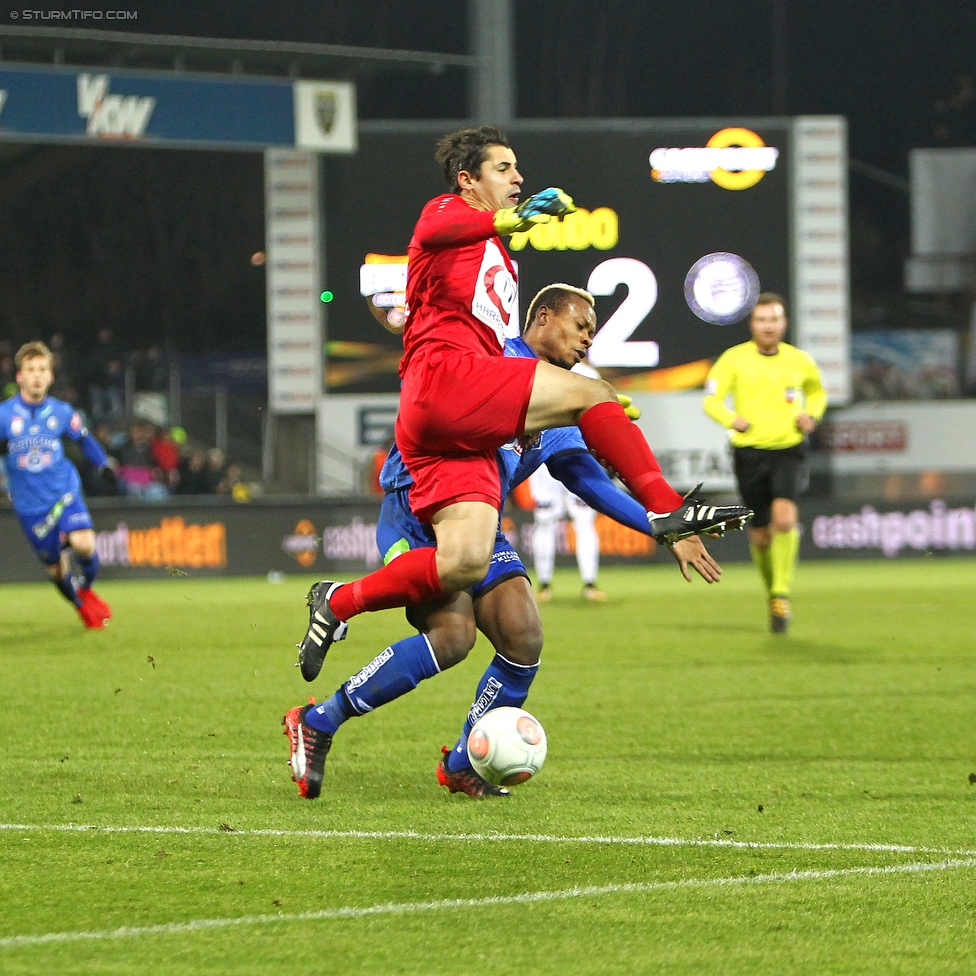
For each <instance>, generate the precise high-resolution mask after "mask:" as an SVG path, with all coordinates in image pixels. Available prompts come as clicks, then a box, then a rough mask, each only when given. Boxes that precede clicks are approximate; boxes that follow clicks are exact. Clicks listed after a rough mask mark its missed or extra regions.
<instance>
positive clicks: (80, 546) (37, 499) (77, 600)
mask: <svg viewBox="0 0 976 976" xmlns="http://www.w3.org/2000/svg"><path fill="white" fill-rule="evenodd" d="M14 362H15V364H16V367H17V376H16V380H17V385H18V387H20V392H19V393H17V394H16V395H15V396H12V397H11V398H10V399H9V400H4V401H3V403H0V455H3V459H4V465H5V468H6V472H7V484H8V488H9V491H10V498H11V501H12V502H13V506H14V511H15V512H16V513H17V517H18V518H19V519H20V524H21V527H22V528H23V530H24V534H25V535H26V536H27V541H28V542H30V544H31V545H32V546H33V547H34V551H35V552H36V553H37V556H38V558H39V559H40V560H41V562H42V563H44V565H45V566H46V567H47V571H48V574H49V575H50V577H51V582H52V583H54V585H55V586H56V587H57V588H58V590H60V592H61V594H62V595H63V596H64V598H65V599H66V600H67V601H68V602H69V603H71V605H72V606H74V607H76V608H77V610H78V614H79V616H80V617H81V619H82V621H83V623H84V625H85V626H86V627H92V628H100V627H104V626H105V622H106V621H107V620H108V619H109V618H110V617H111V616H112V611H111V610H110V609H109V608H108V605H107V604H106V603H104V602H103V601H102V600H100V599H99V598H98V597H97V596H96V595H95V592H94V590H92V588H91V587H92V582H93V581H94V579H95V576H96V574H97V573H98V553H97V552H96V551H95V531H94V529H93V528H92V520H91V516H90V515H89V514H88V509H87V508H86V507H85V500H84V498H83V497H82V493H81V478H80V477H79V476H78V469H77V468H76V467H75V466H74V464H72V463H71V461H70V460H69V459H68V458H67V457H65V454H64V445H63V443H62V438H64V437H70V438H71V439H72V440H74V441H78V442H79V443H80V444H81V449H82V450H83V451H84V453H85V456H86V457H87V458H88V459H89V460H90V461H91V462H92V463H93V464H95V465H96V466H97V467H98V468H99V469H100V470H101V471H102V472H104V473H105V474H106V477H111V473H110V469H109V467H108V458H107V457H106V455H105V452H104V451H103V450H102V446H101V445H100V444H99V443H98V441H97V440H95V438H94V437H92V435H91V434H89V433H88V431H87V430H86V429H85V425H84V423H83V422H82V419H81V416H80V414H79V413H78V412H77V411H76V410H75V408H74V407H73V406H71V404H70V403H65V402H64V401H62V400H55V399H54V397H49V396H48V395H47V391H48V390H49V389H50V388H51V384H52V383H53V382H54V372H53V363H54V357H53V355H52V354H51V350H50V349H48V347H47V346H46V345H44V343H43V342H28V343H27V344H26V345H24V346H21V348H20V349H19V350H17V355H16V356H15V357H14ZM72 553H73V554H74V559H75V561H76V562H77V566H78V576H77V577H76V576H75V575H74V574H73V572H72V560H71V554H72Z"/></svg>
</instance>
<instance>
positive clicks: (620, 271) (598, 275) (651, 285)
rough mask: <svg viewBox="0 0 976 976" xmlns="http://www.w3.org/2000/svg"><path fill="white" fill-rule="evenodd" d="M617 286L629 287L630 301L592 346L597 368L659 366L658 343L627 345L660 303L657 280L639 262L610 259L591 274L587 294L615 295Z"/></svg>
mask: <svg viewBox="0 0 976 976" xmlns="http://www.w3.org/2000/svg"><path fill="white" fill-rule="evenodd" d="M618 285H626V286H627V297H626V298H625V299H624V300H623V301H622V302H621V303H620V304H619V305H618V306H617V308H616V310H615V311H614V313H613V314H612V315H611V316H610V318H608V319H607V321H606V322H605V323H604V325H603V327H602V328H601V329H600V330H599V331H598V332H597V334H596V336H594V338H593V345H592V346H590V357H589V358H590V362H591V363H592V364H593V365H594V366H645V367H647V366H657V364H658V362H659V361H660V350H659V349H658V344H657V343H656V342H628V341H627V340H628V338H629V337H630V336H632V335H633V334H634V332H635V331H636V330H637V327H638V326H639V325H640V324H641V322H643V321H644V319H645V318H647V316H648V315H649V314H650V311H651V309H652V308H654V305H655V304H656V302H657V278H656V277H655V276H654V272H653V271H651V269H650V268H649V267H648V266H647V265H646V264H644V262H643V261H638V260H637V259H636V258H610V259H609V260H607V261H603V262H602V263H601V264H598V265H597V266H596V267H595V268H594V269H593V271H592V272H591V273H590V278H589V281H587V283H586V290H587V291H588V292H590V293H591V294H593V295H612V294H613V293H614V292H615V291H616V290H617V286H618Z"/></svg>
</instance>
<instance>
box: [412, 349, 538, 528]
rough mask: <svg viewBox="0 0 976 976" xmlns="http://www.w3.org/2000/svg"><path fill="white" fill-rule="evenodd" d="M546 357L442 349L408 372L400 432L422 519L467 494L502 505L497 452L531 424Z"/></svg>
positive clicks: (415, 507) (414, 502) (416, 507)
mask: <svg viewBox="0 0 976 976" xmlns="http://www.w3.org/2000/svg"><path fill="white" fill-rule="evenodd" d="M538 363H539V360H538V359H524V358H515V357H508V356H479V355H477V354H474V353H469V352H456V353H455V352H450V351H443V350H440V351H436V352H432V353H431V354H430V355H427V356H417V357H415V358H414V359H413V360H412V361H411V363H410V366H409V368H408V370H407V373H406V375H405V376H404V377H403V385H402V387H401V390H400V413H399V415H398V416H397V422H396V439H397V445H398V447H399V448H400V454H401V455H402V457H403V461H404V464H406V466H407V469H408V470H409V472H410V475H411V477H412V478H413V482H414V487H413V488H412V489H411V491H410V507H411V508H412V509H413V513H414V515H416V516H417V518H419V519H420V520H421V521H422V522H429V521H430V520H431V517H432V516H433V515H434V513H435V512H437V511H439V510H440V509H442V508H444V507H445V506H447V505H450V504H453V503H454V502H459V501H484V502H487V503H488V504H489V505H494V506H495V508H498V509H499V510H500V509H501V506H502V502H503V501H504V499H503V498H502V497H501V483H500V481H499V477H498V462H497V461H496V459H495V451H496V450H497V449H498V448H499V447H501V446H502V444H505V443H506V442H507V441H510V440H512V439H514V438H516V437H521V436H522V434H523V432H524V430H525V415H526V412H527V411H528V409H529V397H530V396H531V395H532V383H533V381H534V380H535V368H536V366H537V365H538Z"/></svg>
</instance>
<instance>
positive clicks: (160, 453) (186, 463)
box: [0, 328, 243, 500]
mask: <svg viewBox="0 0 976 976" xmlns="http://www.w3.org/2000/svg"><path fill="white" fill-rule="evenodd" d="M47 345H48V346H49V348H50V349H51V351H52V352H53V353H54V357H55V361H54V377H55V382H54V386H53V387H52V388H51V391H50V392H51V396H53V397H56V398H57V399H59V400H66V401H67V402H68V403H71V404H72V405H73V406H75V407H76V408H77V409H78V411H79V412H80V413H81V415H82V418H83V419H84V421H85V423H86V425H87V426H88V428H89V429H90V430H91V432H92V433H93V434H94V435H95V437H96V438H97V439H98V441H99V443H100V444H101V445H102V447H103V448H104V449H105V453H106V454H107V455H108V456H109V459H110V463H111V465H112V469H113V471H114V473H115V478H114V479H110V480H108V481H106V480H105V479H104V478H103V477H101V476H99V475H98V473H97V472H95V471H94V470H92V469H91V466H90V465H88V464H87V463H86V461H85V459H84V456H83V455H81V454H80V452H78V456H77V457H75V456H74V455H73V454H72V453H71V447H72V446H73V445H68V446H67V447H66V453H68V454H69V456H71V457H72V460H73V461H74V462H75V463H76V465H77V467H78V470H79V471H80V473H81V476H82V484H83V486H84V489H85V492H86V494H88V495H89V496H93V495H126V496H129V497H133V498H143V499H146V500H159V499H163V498H167V497H169V496H170V495H224V494H226V495H232V496H233V497H234V498H235V499H236V498H239V497H240V496H241V489H242V488H243V482H242V478H241V469H240V467H239V466H238V465H236V464H233V463H228V461H227V458H226V456H225V454H224V452H223V451H222V450H220V448H216V447H211V448H209V449H207V448H205V447H202V446H199V445H194V444H193V443H192V441H191V440H190V439H189V438H188V437H187V434H186V432H185V431H184V430H182V428H173V429H167V428H165V427H162V426H160V425H158V424H155V423H153V422H151V421H149V420H147V419H144V418H142V417H133V416H127V415H126V412H125V411H126V403H125V373H126V367H127V365H131V366H132V367H133V369H134V373H135V388H136V390H139V391H145V392H154V393H162V392H165V391H166V390H167V387H168V382H169V373H168V368H167V363H166V359H165V356H164V354H163V352H162V349H160V348H159V347H158V346H155V347H152V348H150V349H146V350H140V351H138V352H134V353H125V352H123V351H122V349H121V348H120V347H119V346H118V345H117V344H116V343H115V341H114V337H113V335H112V330H111V329H108V328H102V329H99V330H98V332H97V334H96V341H95V343H94V344H93V345H92V346H91V348H89V349H87V350H77V351H71V350H69V349H68V348H67V346H66V343H65V338H64V336H63V335H62V334H61V333H55V334H54V335H53V336H51V337H50V339H49V340H48V342H47ZM15 351H16V350H15V349H14V347H13V345H12V343H10V342H8V341H6V340H0V400H4V399H7V398H8V397H11V396H13V395H14V394H15V393H16V392H17V383H16V379H15V375H16V369H15V366H14V358H13V357H14V352H15Z"/></svg>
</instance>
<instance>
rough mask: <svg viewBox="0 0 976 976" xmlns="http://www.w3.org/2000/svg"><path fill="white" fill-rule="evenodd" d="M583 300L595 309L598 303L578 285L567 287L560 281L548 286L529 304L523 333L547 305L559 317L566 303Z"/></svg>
mask: <svg viewBox="0 0 976 976" xmlns="http://www.w3.org/2000/svg"><path fill="white" fill-rule="evenodd" d="M574 297H575V298H582V299H583V301H585V302H586V303H587V304H588V305H589V306H590V308H593V307H594V306H595V304H596V302H595V301H594V299H593V296H592V295H591V294H590V293H589V292H588V291H585V290H584V289H582V288H577V287H576V285H566V284H563V283H562V282H560V281H557V282H556V283H555V284H552V285H546V287H545V288H543V289H542V291H540V292H539V293H538V294H537V295H536V296H535V298H533V299H532V301H531V302H529V310H528V311H527V312H526V313H525V325H524V326H523V327H522V331H523V332H525V330H526V329H527V328H528V327H529V326H530V325H531V324H532V320H533V319H534V318H535V313H536V312H537V311H538V310H539V309H540V308H541V307H542V306H543V305H545V306H546V308H551V309H552V310H553V312H555V314H556V315H558V314H559V313H560V312H561V311H562V310H563V309H564V308H565V307H566V303H567V302H568V301H570V300H571V299H572V298H574Z"/></svg>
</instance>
